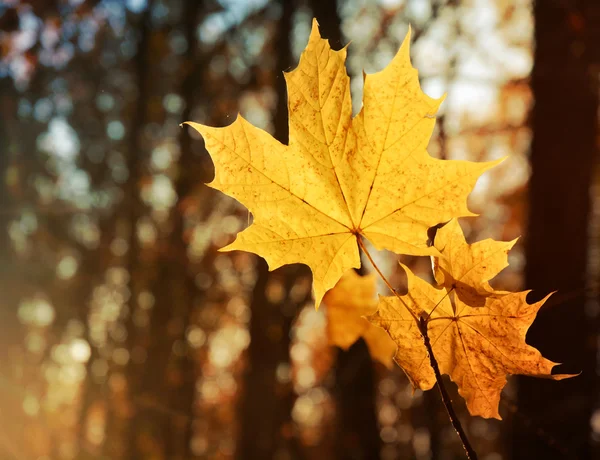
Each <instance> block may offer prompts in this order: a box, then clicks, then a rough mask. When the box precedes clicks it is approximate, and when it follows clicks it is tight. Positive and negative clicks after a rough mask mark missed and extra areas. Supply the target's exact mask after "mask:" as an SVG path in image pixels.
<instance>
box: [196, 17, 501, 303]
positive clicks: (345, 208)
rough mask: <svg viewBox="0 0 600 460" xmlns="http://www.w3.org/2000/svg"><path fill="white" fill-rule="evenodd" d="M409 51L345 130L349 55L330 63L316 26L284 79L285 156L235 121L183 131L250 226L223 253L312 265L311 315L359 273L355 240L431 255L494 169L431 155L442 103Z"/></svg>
mask: <svg viewBox="0 0 600 460" xmlns="http://www.w3.org/2000/svg"><path fill="white" fill-rule="evenodd" d="M409 41H410V33H409V34H408V35H407V37H406V38H405V40H404V42H403V44H402V46H401V47H400V50H399V51H398V53H397V54H396V56H395V57H394V59H393V60H392V62H391V63H390V64H389V65H388V66H387V67H386V68H385V69H384V70H383V71H381V72H379V73H376V74H373V75H367V76H366V78H365V86H364V97H363V107H362V110H361V111H360V113H359V114H358V115H357V116H356V117H354V118H352V103H351V98H350V80H349V77H348V75H347V73H346V69H345V60H346V49H345V48H344V49H342V50H340V51H333V50H332V49H331V48H330V47H329V44H328V42H327V40H324V39H322V38H321V36H320V34H319V30H318V25H317V22H316V20H314V21H313V27H312V32H311V34H310V38H309V41H308V45H307V47H306V49H305V50H304V52H303V53H302V56H301V57H300V63H299V65H298V67H297V68H296V69H295V70H293V71H291V72H289V73H286V74H285V79H286V82H287V88H288V111H289V127H290V141H289V145H283V144H281V143H280V142H278V141H277V140H275V139H274V138H273V137H272V136H270V135H269V134H268V133H266V132H265V131H263V130H261V129H259V128H256V127H254V126H252V125H251V124H250V123H249V122H247V121H246V120H245V119H244V118H242V117H241V116H239V117H237V118H236V120H235V121H234V122H233V123H232V124H231V125H229V126H227V127H224V128H214V127H209V126H205V125H201V124H198V123H192V122H188V124H189V125H190V126H192V127H193V128H195V129H196V130H197V131H198V132H199V133H200V134H201V135H202V136H203V137H204V140H205V143H206V148H207V150H208V152H209V153H210V155H211V157H212V159H213V161H214V164H215V179H214V181H213V182H211V183H210V184H209V185H210V186H211V187H214V188H216V189H218V190H221V191H222V192H224V193H226V194H227V195H229V196H232V197H233V198H235V199H237V200H238V201H240V202H241V203H242V204H244V205H245V206H246V207H247V208H248V209H249V210H250V211H251V212H252V215H253V217H254V221H253V223H252V225H251V226H250V227H248V228H247V229H246V230H244V231H243V232H241V233H240V234H239V235H238V236H237V238H236V240H235V241H234V242H233V243H232V244H230V245H229V246H227V247H226V248H224V250H228V251H231V250H245V251H250V252H254V253H256V254H259V255H260V256H262V257H264V258H265V259H266V261H267V263H268V264H269V269H271V270H273V269H276V268H278V267H280V266H282V265H285V264H291V263H297V262H300V263H304V264H306V265H308V266H309V267H310V268H311V270H312V272H313V286H314V295H315V300H316V306H317V307H318V305H319V303H320V302H321V299H322V298H323V295H324V294H325V292H326V291H327V290H329V289H331V288H332V287H333V286H334V285H335V284H336V283H337V281H338V280H339V279H340V278H341V276H342V274H343V273H344V272H346V271H347V270H348V269H350V268H358V267H359V266H360V258H359V251H358V246H357V238H359V237H361V236H363V237H365V238H367V239H368V240H369V241H371V242H372V243H373V244H374V245H375V247H377V248H378V249H389V250H391V251H394V252H396V253H402V254H412V255H434V254H436V253H437V251H436V250H435V248H430V247H428V246H427V229H428V228H429V227H431V226H433V225H435V224H438V223H440V222H444V221H447V220H449V219H451V218H453V217H459V216H468V215H473V214H472V213H471V212H470V211H469V210H468V209H467V205H466V198H467V195H468V194H469V193H470V191H471V190H472V188H473V186H474V184H475V182H476V180H477V178H478V177H479V176H480V175H481V174H482V173H483V172H484V171H485V170H487V169H489V168H491V167H492V166H494V165H495V164H496V163H497V162H487V163H472V162H468V161H443V160H438V159H434V158H432V157H430V156H429V155H428V153H427V151H426V146H427V144H428V142H429V138H430V136H431V133H432V131H433V127H434V124H435V114H436V112H437V110H438V107H439V106H440V104H441V102H442V99H437V100H436V99H432V98H430V97H428V96H427V95H425V94H424V93H423V92H422V91H421V88H420V86H419V81H418V76H417V71H416V69H414V68H413V67H412V65H411V63H410V58H409Z"/></svg>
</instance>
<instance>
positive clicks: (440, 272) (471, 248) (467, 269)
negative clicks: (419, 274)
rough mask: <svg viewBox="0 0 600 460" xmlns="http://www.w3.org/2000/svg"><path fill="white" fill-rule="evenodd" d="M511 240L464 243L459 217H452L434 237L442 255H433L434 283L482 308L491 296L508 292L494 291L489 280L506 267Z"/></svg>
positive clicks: (467, 302) (511, 245) (512, 242)
mask: <svg viewBox="0 0 600 460" xmlns="http://www.w3.org/2000/svg"><path fill="white" fill-rule="evenodd" d="M517 239H518V238H515V239H514V240H512V241H495V240H492V239H490V238H488V239H486V240H483V241H478V242H476V243H473V244H467V242H466V240H465V236H464V234H463V232H462V229H461V227H460V224H459V223H458V220H456V219H452V220H451V221H450V222H448V223H447V224H446V225H444V226H443V227H442V228H440V229H439V230H438V231H437V233H436V236H435V242H434V247H435V248H436V249H437V250H438V251H440V253H441V254H442V257H437V256H432V257H431V260H432V264H433V275H434V277H435V280H436V281H437V283H438V284H439V285H441V286H444V287H445V288H446V289H447V290H448V291H450V290H454V292H456V295H457V296H458V297H459V298H460V299H461V300H462V301H463V302H465V303H466V304H467V305H469V306H471V307H481V306H483V305H484V304H485V299H486V298H487V297H490V296H499V295H504V294H507V292H506V291H497V290H494V289H493V288H492V287H491V286H490V284H489V282H488V281H489V280H491V279H492V278H493V277H495V276H496V275H497V274H498V273H500V272H501V271H502V270H504V269H505V268H506V267H507V266H508V251H510V250H511V248H512V247H513V246H514V245H515V243H516V242H517Z"/></svg>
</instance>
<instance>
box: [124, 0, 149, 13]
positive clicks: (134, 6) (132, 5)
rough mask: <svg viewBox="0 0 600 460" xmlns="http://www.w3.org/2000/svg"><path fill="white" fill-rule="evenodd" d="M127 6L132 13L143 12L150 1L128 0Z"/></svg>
mask: <svg viewBox="0 0 600 460" xmlns="http://www.w3.org/2000/svg"><path fill="white" fill-rule="evenodd" d="M125 6H126V7H127V9H128V10H129V11H131V12H132V13H141V12H142V11H144V10H145V9H146V7H147V6H148V2H147V1H146V0H126V1H125Z"/></svg>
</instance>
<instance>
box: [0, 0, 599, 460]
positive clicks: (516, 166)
mask: <svg viewBox="0 0 600 460" xmlns="http://www.w3.org/2000/svg"><path fill="white" fill-rule="evenodd" d="M312 17H316V18H317V20H318V21H319V24H320V29H321V34H322V36H323V37H325V38H328V39H329V40H330V43H331V46H332V47H333V48H335V49H339V48H341V47H342V46H344V45H346V44H347V43H349V42H351V44H350V47H349V49H348V53H349V57H348V72H349V74H350V75H351V77H352V78H353V82H352V91H353V103H354V108H355V112H357V111H358V109H359V108H360V98H361V90H362V70H363V69H364V70H365V71H366V72H367V73H371V72H375V71H378V70H380V69H382V68H383V67H384V66H385V65H386V64H387V63H388V62H389V61H390V59H391V58H392V56H393V55H394V53H395V52H396V50H397V49H398V46H399V44H400V43H401V41H402V39H403V38H404V36H405V34H406V31H407V29H408V24H411V26H412V30H413V45H412V53H411V54H412V57H413V64H414V65H415V66H416V67H417V68H418V69H419V72H420V76H421V83H422V87H423V90H424V91H425V92H426V93H427V94H429V95H431V96H434V97H438V96H440V95H442V94H443V93H447V94H448V96H447V99H446V101H445V102H444V104H443V105H442V109H441V111H440V116H439V118H438V123H437V127H436V131H435V133H434V136H433V138H432V140H431V143H430V146H429V149H428V150H429V152H430V154H431V155H433V156H436V157H438V158H448V159H470V160H473V161H484V160H492V159H495V158H499V157H502V156H506V155H508V157H509V158H508V160H506V161H505V162H504V163H502V165H500V166H499V167H497V168H495V169H494V170H493V171H491V172H489V173H486V175H485V176H484V177H483V178H482V179H481V180H480V181H479V183H478V184H477V187H476V189H475V191H474V192H473V193H472V195H471V196H470V207H471V209H472V210H474V211H475V212H478V213H479V214H480V216H479V217H477V218H468V219H462V224H463V227H464V228H465V230H466V232H467V235H468V239H469V240H470V241H476V240H480V239H483V238H487V237H493V238H496V239H502V240H509V239H512V238H515V237H517V236H520V235H522V238H521V240H520V241H519V243H518V244H517V245H516V246H515V249H513V251H512V252H511V255H510V262H511V265H510V267H509V268H508V269H506V270H505V271H503V272H502V274H501V275H500V276H499V277H498V279H497V280H495V282H494V284H495V286H497V287H501V288H505V289H510V290H518V289H533V290H534V292H532V293H531V294H530V297H531V300H534V299H538V298H541V297H543V296H544V295H546V294H547V293H548V292H551V291H558V292H557V294H555V295H554V296H553V297H552V298H551V300H550V301H549V302H548V303H547V305H546V306H544V308H543V309H542V310H541V311H540V314H539V317H538V319H537V320H536V322H535V323H534V325H533V327H532V328H531V330H530V332H529V334H528V336H527V340H528V343H530V344H531V345H533V346H536V347H538V348H539V349H540V350H541V351H542V353H543V354H544V356H546V357H548V358H549V359H552V360H553V361H558V362H562V363H564V365H563V366H561V368H560V372H566V373H568V372H580V371H581V375H580V376H578V377H577V378H574V379H570V380H565V381H561V382H553V381H545V380H538V379H532V378H527V377H514V378H511V379H509V385H508V386H507V388H506V390H505V392H504V393H505V394H504V395H503V403H502V405H501V414H502V416H503V418H504V420H503V421H495V420H492V421H488V420H483V419H481V418H477V417H470V416H469V415H468V414H467V413H466V409H465V408H464V403H463V402H462V401H461V400H460V398H459V397H458V396H457V394H456V390H455V387H454V385H453V384H451V383H448V386H449V388H451V391H452V392H453V394H454V398H453V399H454V401H455V404H456V406H457V410H458V411H459V415H460V417H461V419H462V420H463V424H464V425H465V427H466V428H467V431H468V433H469V435H470V439H471V441H472V444H473V446H474V447H475V449H476V450H477V452H478V453H479V456H480V458H482V459H485V460H499V459H503V458H506V459H521V458H523V459H525V458H527V459H537V458H540V459H541V458H543V459H555V458H556V459H561V458H576V459H588V458H590V459H591V458H598V455H600V453H599V451H598V442H599V441H600V411H599V410H598V378H597V352H598V350H597V347H598V315H599V313H600V304H599V300H600V299H599V292H600V289H599V287H600V284H599V283H600V207H599V206H600V200H599V199H598V198H599V197H600V175H599V170H598V143H599V139H600V130H599V125H600V124H599V116H598V114H599V109H600V105H599V100H598V90H599V88H600V3H598V2H597V1H596V0H579V1H576V0H564V1H563V0H547V1H545V0H544V1H538V2H532V1H528V0H479V1H475V0H471V1H465V2H456V1H452V0H445V1H444V0H380V1H367V0H362V1H360V0H347V1H339V2H336V1H334V0H295V1H292V0H290V1H286V0H252V1H250V0H248V1H244V0H219V1H217V0H204V1H202V0H198V1H192V0H189V1H185V0H127V1H125V0H123V1H117V0H114V1H109V0H102V1H99V0H95V1H94V0H70V1H69V0H54V1H43V0H31V1H16V0H8V1H4V2H3V3H2V6H0V52H1V60H0V115H1V118H0V177H1V181H0V350H1V351H0V458H2V459H4V458H6V459H18V460H21V459H38V460H48V459H85V460H87V459H115V460H118V459H192V458H198V459H204V458H207V459H208V458H210V459H229V458H240V459H246V458H247V459H271V458H272V459H278V460H285V459H309V458H310V459H330V458H340V459H374V458H382V459H396V458H416V459H435V460H437V459H440V460H441V459H454V458H463V453H462V447H461V445H460V444H459V441H458V438H457V437H456V434H455V433H454V432H453V431H452V428H451V426H450V424H449V422H448V419H447V415H446V413H445V411H444V409H443V406H442V404H441V402H440V401H439V395H438V393H437V391H430V392H426V393H422V392H421V391H417V392H415V394H414V395H413V394H412V390H411V387H410V384H409V382H408V381H407V379H406V377H405V376H404V374H403V373H402V371H401V369H399V368H397V367H395V368H394V369H391V370H388V369H387V368H386V367H384V366H383V365H381V364H379V363H377V362H373V361H372V359H371V357H370V356H369V353H368V350H367V347H366V346H365V343H364V342H363V341H362V340H360V341H359V342H357V343H355V344H354V345H353V346H352V347H351V348H350V349H349V350H347V351H344V350H341V349H339V348H336V347H332V346H330V345H329V344H328V338H327V334H326V324H327V315H326V311H327V307H326V305H325V306H324V307H323V308H321V309H320V310H319V311H318V312H317V311H315V309H314V305H313V303H312V296H311V284H310V282H311V280H310V272H309V270H308V269H307V267H305V266H300V265H294V266H286V267H283V268H281V269H279V270H277V271H275V272H271V273H269V272H268V271H267V267H266V263H265V262H264V261H263V260H262V259H259V258H258V257H256V256H254V255H252V254H246V253H239V252H234V253H219V252H218V248H220V247H222V246H224V245H225V244H227V243H228V242H230V241H231V240H232V239H233V237H234V235H235V234H236V233H237V232H238V231H240V230H241V229H243V228H245V227H246V226H247V225H248V221H249V216H248V213H247V211H246V210H245V209H243V208H242V207H241V206H240V205H238V204H237V203H235V202H234V201H233V200H232V199H230V198H228V197H225V196H223V195H222V194H220V193H219V192H216V191H215V190H213V189H210V188H208V187H206V186H205V185H203V184H204V183H205V182H208V181H210V180H211V178H212V175H213V167H212V163H211V161H210V158H209V156H208V155H207V153H206V151H205V150H204V147H203V142H202V140H201V139H200V138H199V136H197V135H196V134H195V132H193V130H191V129H188V128H180V127H179V124H180V123H181V122H182V121H186V120H193V121H197V122H201V123H204V124H209V125H213V126H224V125H227V124H229V123H230V122H231V121H232V120H233V119H234V118H235V116H236V114H237V113H238V112H241V113H242V114H243V115H244V116H245V117H246V118H247V119H248V120H249V121H251V122H252V123H254V124H255V125H257V126H259V127H262V128H263V129H266V130H267V131H269V132H271V133H272V134H273V135H274V136H275V137H276V138H278V139H279V140H281V141H282V142H287V138H288V129H287V114H286V112H287V106H286V95H285V84H284V79H283V78H282V71H284V70H289V69H291V68H293V67H294V66H295V65H296V63H297V62H298V57H299V54H300V52H301V50H302V49H303V48H304V46H305V44H306V41H307V38H308V33H309V31H310V24H311V19H312ZM377 258H378V263H380V264H381V266H382V267H384V270H385V271H386V273H387V274H388V275H389V276H390V277H391V278H392V280H394V282H396V283H401V282H402V279H401V276H400V275H399V272H400V270H397V268H396V267H397V263H396V260H397V257H396V256H394V255H391V254H388V253H380V254H377ZM402 260H403V262H404V263H408V264H409V265H410V266H411V268H413V269H414V270H415V271H416V272H418V273H420V274H421V275H422V276H428V275H427V273H430V265H429V264H430V262H429V260H428V259H427V258H416V257H412V258H408V257H403V258H402ZM384 292H385V291H384V289H383V288H382V293H384Z"/></svg>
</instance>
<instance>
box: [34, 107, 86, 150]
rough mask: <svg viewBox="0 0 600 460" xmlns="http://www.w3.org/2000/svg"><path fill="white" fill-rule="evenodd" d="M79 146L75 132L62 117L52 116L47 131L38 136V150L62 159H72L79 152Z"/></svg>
mask: <svg viewBox="0 0 600 460" xmlns="http://www.w3.org/2000/svg"><path fill="white" fill-rule="evenodd" d="M36 118H37V117H36ZM79 147H80V144H79V138H78V137H77V133H76V132H75V130H74V129H73V128H72V127H71V125H70V124H69V123H68V122H67V121H66V120H65V119H64V118H63V117H54V118H52V120H50V123H48V131H46V132H45V133H43V134H41V135H40V136H39V137H38V148H39V149H40V150H42V151H44V152H47V153H49V154H51V155H53V156H55V157H57V158H59V159H61V160H64V161H73V160H74V159H75V157H76V156H77V154H78V153H79Z"/></svg>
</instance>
